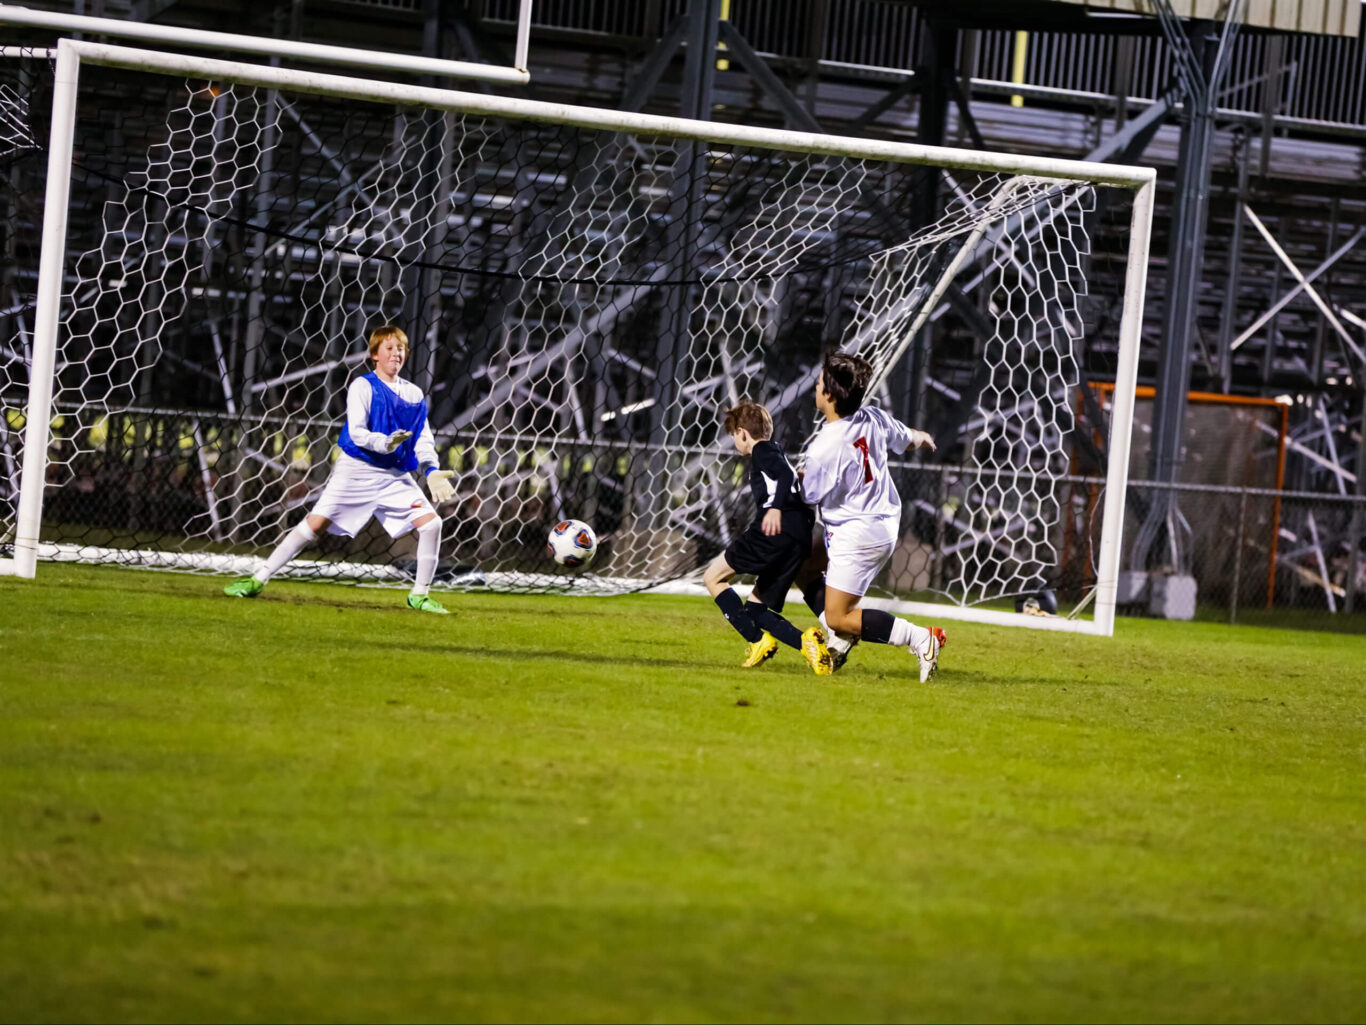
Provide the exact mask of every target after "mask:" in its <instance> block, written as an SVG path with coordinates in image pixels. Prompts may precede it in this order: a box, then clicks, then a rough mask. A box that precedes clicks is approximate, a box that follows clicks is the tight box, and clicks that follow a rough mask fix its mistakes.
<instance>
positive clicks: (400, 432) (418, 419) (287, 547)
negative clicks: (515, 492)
mask: <svg viewBox="0 0 1366 1025" xmlns="http://www.w3.org/2000/svg"><path fill="white" fill-rule="evenodd" d="M369 351H370V359H371V360H372V361H373V362H374V364H375V368H374V370H373V371H371V372H370V373H368V374H366V375H365V376H364V377H358V378H356V380H354V381H352V382H351V386H350V388H348V389H347V392H346V423H345V424H344V425H342V430H341V438H340V439H339V442H338V443H339V445H340V447H341V450H342V451H341V455H339V456H338V457H337V462H336V465H335V466H334V467H333V468H332V475H331V476H330V477H329V478H328V479H327V484H326V486H324V487H323V492H322V494H321V495H320V496H319V497H318V501H317V504H315V505H314V506H313V511H312V512H310V513H309V514H308V516H306V517H305V518H304V519H303V521H302V522H301V523H299V524H298V525H297V526H296V527H295V528H294V529H293V530H291V531H290V532H289V533H288V534H286V535H285V539H284V540H283V541H281V542H280V543H279V544H278V545H277V546H276V548H275V550H274V551H273V552H271V554H270V558H269V559H267V560H266V564H265V566H264V567H263V568H262V569H260V570H258V571H257V572H256V573H255V574H254V575H253V576H249V577H243V578H242V579H241V580H234V581H233V582H232V583H231V584H229V585H228V586H227V587H225V588H224V589H223V590H224V592H225V593H227V594H229V595H231V596H232V597H234V598H255V597H256V596H257V595H258V594H260V593H261V591H262V590H263V589H264V588H265V586H266V582H267V581H268V580H270V578H271V577H272V576H273V575H274V574H275V573H277V572H278V571H279V570H280V569H281V568H282V567H283V566H284V565H285V564H286V563H287V562H289V561H290V560H291V559H293V558H294V557H295V556H296V555H298V554H299V552H300V551H302V550H303V548H304V546H306V545H308V544H309V543H310V542H312V541H313V540H315V539H316V538H317V536H318V534H319V533H320V532H321V531H323V530H327V531H329V532H330V533H333V534H341V535H343V536H345V537H355V536H356V533H357V532H358V531H359V530H360V529H361V528H362V527H364V526H365V525H366V524H367V523H368V522H370V517H372V516H373V517H375V518H376V519H378V520H379V522H380V525H381V526H382V527H383V528H384V529H385V531H387V532H388V534H389V536H390V537H399V536H401V535H403V534H406V533H407V532H408V531H409V530H416V531H417V574H416V580H415V581H414V584H413V589H412V592H411V593H410V594H409V595H408V607H409V608H410V609H416V610H417V611H419V612H434V613H437V614H439V615H445V614H446V610H445V609H444V608H442V607H441V605H440V603H438V602H437V601H435V600H434V599H433V598H432V597H431V596H430V595H429V594H428V591H429V589H430V588H431V584H432V577H433V576H434V575H435V573H436V560H437V552H438V549H439V548H440V546H441V518H440V517H439V516H437V514H436V510H435V509H433V508H432V505H431V503H429V502H428V501H427V497H426V496H425V495H424V494H423V493H422V491H421V489H419V488H418V486H417V484H416V483H415V482H414V481H413V478H412V472H413V471H414V470H421V471H422V472H423V474H424V476H425V477H426V478H427V490H428V491H430V492H431V496H432V499H433V500H434V501H435V502H436V503H437V504H440V503H442V502H448V501H450V500H451V498H453V497H454V495H455V487H454V486H453V485H452V484H451V477H452V476H454V474H453V473H452V472H451V471H450V470H438V469H437V466H438V465H439V462H438V460H437V456H436V445H435V444H434V443H433V441H432V431H431V428H430V427H429V426H428V425H427V401H426V399H425V398H424V397H423V395H422V389H420V388H419V387H418V386H417V385H415V384H413V383H412V382H411V381H405V380H403V379H402V378H401V377H399V376H398V372H399V371H400V370H401V369H403V364H404V362H405V361H406V360H407V358H408V336H407V335H406V334H404V333H403V331H402V330H401V329H400V328H397V327H391V326H385V327H380V328H376V329H375V330H374V331H372V332H371V333H370V348H369Z"/></svg>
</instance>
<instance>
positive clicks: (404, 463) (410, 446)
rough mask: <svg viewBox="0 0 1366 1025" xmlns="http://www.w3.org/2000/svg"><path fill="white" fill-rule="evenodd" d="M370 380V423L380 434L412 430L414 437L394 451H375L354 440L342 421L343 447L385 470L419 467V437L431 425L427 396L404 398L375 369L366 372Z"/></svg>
mask: <svg viewBox="0 0 1366 1025" xmlns="http://www.w3.org/2000/svg"><path fill="white" fill-rule="evenodd" d="M365 380H367V381H369V382H370V416H369V417H368V418H367V419H368V422H367V423H366V426H367V427H368V428H370V430H372V431H374V432H375V433H376V434H383V435H386V436H388V435H390V434H393V433H394V431H411V432H412V435H413V436H412V437H411V438H409V439H408V440H407V441H405V442H404V443H403V444H402V445H400V446H399V447H398V448H396V449H394V450H393V451H392V452H371V451H370V450H369V449H365V448H361V447H360V446H359V445H357V444H356V443H355V442H354V441H352V440H351V432H350V431H348V430H347V429H346V428H347V425H346V424H342V429H341V439H340V441H339V442H338V444H339V445H341V450H342V451H343V452H345V453H346V454H347V455H348V456H351V457H352V458H354V459H359V460H360V461H361V462H363V463H369V464H370V465H371V466H378V467H380V468H381V469H383V470H403V471H405V472H411V471H413V470H416V469H417V439H418V438H419V437H420V436H421V435H422V428H424V427H426V426H427V400H426V399H423V400H422V401H421V402H404V401H403V400H402V399H401V398H399V397H398V393H397V392H395V391H394V390H393V389H392V388H390V387H389V386H388V385H387V384H385V383H384V382H383V381H381V380H380V378H379V375H378V374H376V373H375V372H374V371H373V370H372V371H371V372H370V373H368V374H366V375H365Z"/></svg>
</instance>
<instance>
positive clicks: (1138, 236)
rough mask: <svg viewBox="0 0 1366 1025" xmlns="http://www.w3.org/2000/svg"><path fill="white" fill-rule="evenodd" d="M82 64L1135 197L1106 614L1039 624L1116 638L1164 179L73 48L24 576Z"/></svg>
mask: <svg viewBox="0 0 1366 1025" xmlns="http://www.w3.org/2000/svg"><path fill="white" fill-rule="evenodd" d="M82 62H88V63H91V64H97V65H102V66H107V67H113V68H121V69H128V70H135V71H145V72H151V73H157V74H164V75H183V76H185V77H187V78H189V79H192V80H200V81H202V80H214V79H222V80H225V81H232V82H235V83H241V84H245V85H250V86H257V87H261V88H265V89H280V90H288V91H293V92H300V93H309V94H315V95H323V96H337V97H343V98H348V99H355V100H361V101H367V102H373V103H381V104H392V105H395V106H406V107H422V108H427V109H433V110H441V111H450V112H458V113H464V114H474V115H481V116H492V117H501V118H507V119H512V120H521V121H540V122H551V123H558V124H565V125H573V126H576V127H580V128H586V129H590V130H603V131H617V132H626V133H632V134H639V135H653V136H659V137H665V138H680V139H691V140H696V141H699V142H709V143H719V144H723V145H735V146H748V147H756V148H762V149H772V150H796V151H804V152H807V153H811V154H819V155H828V156H834V157H844V158H855V159H866V160H882V161H890V162H898V163H906V164H919V165H933V166H940V167H948V168H961V169H965V170H973V171H981V172H989V173H996V174H1018V175H1032V176H1035V177H1039V178H1050V179H1058V180H1064V179H1066V180H1085V181H1089V182H1093V183H1096V184H1102V185H1109V186H1115V187H1120V188H1124V189H1128V190H1130V191H1132V192H1133V193H1134V201H1133V205H1132V213H1131V219H1130V230H1129V238H1128V259H1127V266H1126V268H1125V275H1124V278H1125V280H1124V295H1123V302H1122V316H1121V322H1120V328H1119V337H1118V341H1119V358H1118V366H1117V372H1116V386H1115V393H1114V395H1115V398H1114V407H1113V418H1112V437H1111V444H1110V446H1109V453H1108V473H1107V480H1108V487H1107V489H1106V494H1105V498H1104V514H1103V524H1102V533H1101V539H1100V545H1099V554H1098V560H1097V566H1096V580H1097V583H1096V587H1095V591H1094V602H1095V613H1094V617H1093V619H1092V620H1089V621H1085V620H1067V619H1062V618H1058V619H1037V620H1035V621H1033V622H1030V623H1029V624H1028V625H1029V626H1032V627H1039V628H1044V629H1057V630H1068V631H1072V632H1083V633H1093V634H1100V635H1105V636H1108V635H1110V634H1111V633H1112V632H1113V624H1114V612H1115V598H1116V594H1117V580H1118V571H1119V562H1120V543H1121V536H1120V533H1121V530H1122V523H1123V512H1124V496H1125V487H1126V485H1127V476H1128V462H1129V450H1130V429H1131V424H1132V417H1133V402H1134V390H1135V385H1136V383H1137V365H1138V351H1139V336H1140V330H1141V323H1142V311H1143V299H1144V290H1145V284H1146V267H1147V263H1148V259H1147V257H1148V244H1149V236H1150V231H1151V222H1152V210H1153V192H1154V187H1155V186H1154V183H1155V179H1156V172H1155V171H1154V170H1153V169H1151V168H1144V167H1131V166H1123V165H1115V164H1100V163H1094V162H1089V161H1077V160H1062V159H1053V158H1044V157H1030V156H1020V155H1011V154H992V153H982V152H978V151H973V150H964V149H955V148H947V147H945V148H940V147H930V146H921V145H914V144H909V143H899V142H886V141H878V140H869V139H854V138H847V137H840V136H832V135H821V134H815V133H807V132H793V131H787V130H782V129H771V128H760V127H753V126H747V125H727V124H718V123H715V122H710V121H696V120H688V119H682V118H672V117H663V116H656V115H648V114H636V113H626V112H620V111H611V110H601V109H595V108H589V107H578V106H571V105H565V104H552V103H542V102H535V101H529V100H522V99H516V98H506V97H499V96H485V95H480V94H475V93H466V92H460V91H455V90H447V89H437V88H427V87H419V86H413V85H408V84H402V83H392V82H377V81H371V80H366V79H358V78H350V77H346V76H340V75H332V74H323V73H317V72H309V71H300V70H294V69H286V68H276V67H265V66H258V65H250V64H243V63H239V62H234V61H225V60H217V59H205V58H200V57H190V56H186V55H182V54H173V53H162V52H157V51H152V50H145V49H136V48H130V47H123V46H117V45H111V44H103V43H94V42H85V41H72V40H62V41H61V42H60V43H59V45H58V53H57V61H56V68H55V87H54V93H53V117H52V130H51V143H50V148H49V153H48V178H47V206H46V213H45V217H44V225H43V238H42V249H41V257H40V267H39V280H38V290H37V291H38V302H37V306H36V309H35V324H34V332H33V341H34V346H33V364H32V375H31V387H30V391H29V401H28V415H27V422H26V424H25V446H24V463H23V473H22V487H21V494H20V502H19V509H18V517H17V522H16V536H15V560H14V562H15V566H14V568H15V571H16V572H17V573H18V574H19V575H21V576H26V577H32V576H33V575H34V572H35V567H36V561H37V557H38V550H39V523H40V519H41V502H42V489H43V481H44V462H45V458H46V451H47V445H48V434H49V429H48V425H49V419H50V416H51V410H52V379H53V373H54V365H55V356H56V351H57V331H58V322H59V317H60V309H59V307H60V299H61V294H60V293H61V285H62V272H63V262H64V259H65V232H66V211H67V201H68V193H69V188H70V180H71V178H70V173H71V160H72V150H73V138H72V136H73V131H74V124H75V103H76V94H77V82H78V77H79V68H80V65H81V63H82ZM936 608H937V612H938V614H940V615H946V616H955V615H958V616H960V617H961V618H975V619H979V620H981V619H982V618H983V617H982V615H981V614H980V610H973V609H971V608H967V609H961V610H959V609H954V608H953V607H936Z"/></svg>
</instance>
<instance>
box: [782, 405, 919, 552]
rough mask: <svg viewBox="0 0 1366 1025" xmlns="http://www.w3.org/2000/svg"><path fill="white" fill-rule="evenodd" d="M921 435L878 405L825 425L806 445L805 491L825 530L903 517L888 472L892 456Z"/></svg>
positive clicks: (898, 496) (863, 408) (899, 452)
mask: <svg viewBox="0 0 1366 1025" xmlns="http://www.w3.org/2000/svg"><path fill="white" fill-rule="evenodd" d="M920 436H921V434H920V432H919V431H915V430H913V429H912V428H910V427H907V426H906V425H905V424H903V423H902V422H901V421H900V420H897V419H896V418H895V417H893V416H890V415H889V414H887V413H885V412H884V411H883V410H881V409H878V408H877V407H875V406H863V407H862V408H860V409H857V410H855V411H854V412H853V413H851V414H850V415H849V416H846V417H841V418H840V419H838V420H835V421H832V422H830V423H827V424H826V425H825V426H824V427H822V428H821V429H820V431H819V432H818V433H817V434H816V436H815V438H813V439H812V440H811V444H810V445H809V446H807V449H806V467H805V472H804V475H803V480H802V494H803V496H804V497H805V499H806V501H807V502H808V503H809V504H811V505H816V506H819V507H820V511H821V522H823V523H824V524H825V526H826V528H827V529H828V528H830V527H837V526H839V525H840V524H842V523H848V522H850V521H851V520H876V519H891V518H895V517H900V515H901V496H900V495H898V494H897V491H896V486H895V485H894V484H893V483H892V475H891V474H890V473H888V472H887V454H888V453H889V452H894V453H896V454H897V455H900V454H901V453H903V452H905V451H906V449H907V448H909V447H910V446H911V444H912V443H913V442H914V441H915V440H916V438H917V437H920Z"/></svg>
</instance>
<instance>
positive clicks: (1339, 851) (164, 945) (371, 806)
mask: <svg viewBox="0 0 1366 1025" xmlns="http://www.w3.org/2000/svg"><path fill="white" fill-rule="evenodd" d="M220 586H221V581H215V580H212V579H203V578H192V577H184V576H175V575H170V574H155V573H146V572H135V571H127V570H113V569H89V568H78V567H59V566H46V565H45V566H43V567H41V568H40V573H39V579H38V581H37V582H20V581H15V580H6V579H0V600H3V601H4V609H5V612H4V615H3V617H0V649H2V650H3V653H2V654H0V1018H3V1019H4V1020H9V1021H97V1020H141V1021H153V1022H160V1021H183V1020H192V1021H199V1020H232V1021H239V1020H278V1019H285V1020H302V1019H309V1020H319V1019H320V1020H348V1021H349V1020H374V1021H429V1020H448V1019H457V1020H566V1019H567V1020H600V1021H663V1020H693V1021H717V1020H832V1021H852V1020H861V1021H882V1020H918V1019H933V1020H979V1019H1003V1020H1012V1021H1046V1020H1069V1021H1072V1020H1107V1021H1109V1020H1126V1021H1137V1020H1154V1019H1156V1020H1181V1021H1197V1020H1220V1021H1263V1020H1296V1021H1300V1020H1317V1021H1330V1020H1360V1019H1362V1018H1363V1017H1366V972H1363V969H1362V964H1363V955H1364V952H1366V895H1364V893H1363V891H1364V890H1366V888H1364V887H1363V880H1366V853H1364V852H1366V786H1364V785H1363V783H1364V781H1366V729H1364V728H1363V727H1366V722H1364V721H1363V720H1364V719H1366V716H1364V715H1363V712H1364V711H1366V640H1363V639H1362V638H1361V637H1353V636H1341V635H1336V636H1333V635H1316V636H1307V635H1305V634H1297V633H1289V632H1277V631H1273V630H1265V629H1259V628H1253V627H1238V628H1229V627H1224V626H1220V625H1217V624H1207V623H1199V624H1185V625H1180V624H1170V623H1161V622H1153V621H1122V622H1121V623H1120V625H1119V630H1118V634H1117V636H1116V637H1115V638H1114V639H1112V640H1098V639H1091V638H1076V637H1066V636H1060V635H1050V634H1042V633H1035V632H1032V631H1023V630H1021V631H1008V630H1001V629H993V628H988V627H976V626H969V625H954V624H947V625H948V628H949V632H950V637H951V643H950V645H949V647H948V648H947V649H946V651H945V654H944V658H943V668H942V670H941V674H940V677H939V679H938V680H937V681H936V682H935V683H934V684H932V685H930V686H927V687H922V686H920V685H919V684H918V683H916V682H914V677H913V665H912V663H911V660H910V658H909V656H908V655H906V654H905V653H902V652H897V651H893V650H890V649H887V648H880V649H879V648H874V647H873V646H870V645H869V646H864V647H863V648H861V649H860V650H858V651H857V652H856V653H855V655H854V657H853V659H851V662H850V665H849V667H848V668H847V669H846V670H845V672H844V673H842V674H841V675H839V676H837V677H835V678H834V679H833V680H822V679H819V678H816V677H814V676H812V675H809V674H808V672H807V671H805V667H804V665H803V664H802V663H801V662H800V660H799V659H798V658H796V657H795V655H794V653H791V652H788V651H784V652H782V653H780V655H779V657H778V658H777V659H775V660H774V661H773V662H771V663H769V664H768V665H767V666H765V667H763V668H761V669H759V670H741V669H738V668H733V665H734V663H735V662H736V661H737V660H738V657H739V655H740V652H741V648H742V645H741V643H740V641H739V640H738V638H736V637H735V636H734V635H733V634H732V632H731V631H730V629H729V627H727V626H726V625H725V623H724V622H723V621H722V620H721V618H720V617H719V615H718V614H716V612H715V611H714V609H712V608H711V607H710V606H709V605H708V604H707V603H706V602H704V601H701V600H695V599H685V598H646V597H637V598H616V599H597V600H594V599H569V598H542V599H537V598H529V597H507V596H490V597H481V596H457V597H452V598H448V599H445V600H446V601H447V604H448V607H451V608H452V609H453V610H454V611H455V612H456V615H454V616H450V617H446V618H444V619H438V618H436V617H423V616H419V615H417V614H415V613H412V612H408V611H407V610H405V609H403V608H402V607H401V604H400V603H401V600H402V593H401V592H396V591H381V590H366V589H352V588H345V587H339V586H332V585H324V584H307V585H303V584H294V585H291V584H277V585H272V586H271V588H270V589H269V590H268V591H267V592H266V594H265V595H264V596H263V597H262V598H260V599H258V600H256V601H251V602H248V601H234V600H230V599H227V598H224V597H222V596H221V595H220V594H219V587H220ZM793 611H794V615H795V612H796V610H793Z"/></svg>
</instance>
